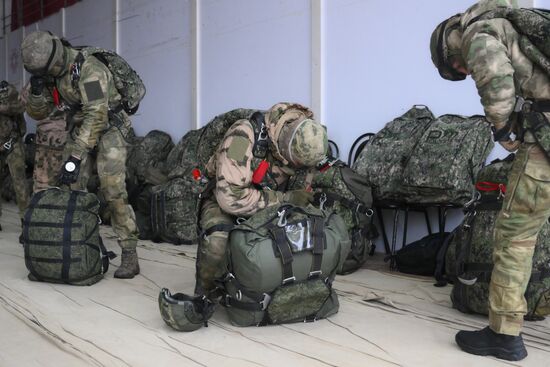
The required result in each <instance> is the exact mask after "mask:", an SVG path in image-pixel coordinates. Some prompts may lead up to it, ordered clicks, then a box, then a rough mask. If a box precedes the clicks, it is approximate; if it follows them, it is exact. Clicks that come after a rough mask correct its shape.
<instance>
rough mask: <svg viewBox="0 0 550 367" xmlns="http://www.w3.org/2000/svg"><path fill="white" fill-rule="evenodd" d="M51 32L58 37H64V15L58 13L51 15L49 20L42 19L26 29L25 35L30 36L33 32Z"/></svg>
mask: <svg viewBox="0 0 550 367" xmlns="http://www.w3.org/2000/svg"><path fill="white" fill-rule="evenodd" d="M38 30H40V31H50V32H52V33H53V34H55V35H56V36H59V37H62V36H63V15H62V12H57V13H55V14H52V15H50V16H49V17H47V18H44V19H42V20H41V21H39V22H36V23H34V24H31V25H29V26H27V27H25V34H29V33H31V32H33V31H38Z"/></svg>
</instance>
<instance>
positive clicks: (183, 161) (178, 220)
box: [151, 108, 267, 245]
mask: <svg viewBox="0 0 550 367" xmlns="http://www.w3.org/2000/svg"><path fill="white" fill-rule="evenodd" d="M255 112H261V111H258V110H253V109H245V108H239V109H235V110H231V111H229V112H226V113H223V114H221V115H218V116H216V117H214V119H212V120H211V121H210V122H209V123H208V124H206V125H205V126H203V127H202V128H200V129H197V130H191V131H189V132H188V133H187V134H185V136H184V137H183V138H182V139H181V140H180V142H179V143H178V144H177V145H176V146H175V147H174V149H172V151H171V152H170V154H169V155H168V157H167V159H166V162H167V167H169V169H170V172H168V181H167V182H166V183H164V184H162V185H157V186H155V187H153V189H152V197H151V223H152V227H153V228H152V229H153V238H154V239H155V240H162V241H167V242H170V243H173V244H176V245H180V244H195V243H197V242H198V232H199V230H198V223H199V218H198V216H199V209H200V208H199V205H200V194H201V193H202V192H203V191H204V190H205V189H206V188H207V186H208V183H209V180H208V179H207V178H206V177H205V170H206V165H207V163H208V161H209V160H210V158H211V157H212V156H213V155H214V154H215V152H216V149H217V148H218V145H219V144H220V143H221V142H222V140H223V137H224V136H225V133H226V132H227V130H228V129H229V128H230V127H231V126H232V125H233V124H234V123H235V122H237V121H238V120H242V119H249V118H251V116H252V115H253V114H254V113H255ZM261 116H262V118H261V121H259V122H254V121H255V120H254V119H252V120H251V121H252V122H253V124H252V125H253V126H254V129H255V130H256V131H255V135H256V136H259V134H260V133H261V131H260V130H261V128H262V127H261V125H262V124H263V114H261ZM257 140H258V139H257ZM265 143H266V144H267V140H265Z"/></svg>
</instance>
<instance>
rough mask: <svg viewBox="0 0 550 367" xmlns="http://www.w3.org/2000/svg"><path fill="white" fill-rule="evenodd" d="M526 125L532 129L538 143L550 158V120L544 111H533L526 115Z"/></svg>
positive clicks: (528, 128)
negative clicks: (549, 120)
mask: <svg viewBox="0 0 550 367" xmlns="http://www.w3.org/2000/svg"><path fill="white" fill-rule="evenodd" d="M525 125H526V128H527V130H530V131H531V132H532V133H533V135H534V136H535V139H536V140H537V143H538V144H539V145H540V147H541V148H542V149H543V150H544V153H545V154H546V157H547V158H548V159H550V122H548V119H547V118H546V116H545V115H544V113H542V112H531V113H528V114H526V115H525Z"/></svg>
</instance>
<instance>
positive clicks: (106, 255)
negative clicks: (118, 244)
mask: <svg viewBox="0 0 550 367" xmlns="http://www.w3.org/2000/svg"><path fill="white" fill-rule="evenodd" d="M99 249H100V250H101V261H102V266H103V274H105V273H106V272H107V271H108V270H109V260H112V259H114V258H115V257H116V254H115V253H114V252H113V251H107V248H105V245H104V244H103V239H101V237H99Z"/></svg>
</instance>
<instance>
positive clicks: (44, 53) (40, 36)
mask: <svg viewBox="0 0 550 367" xmlns="http://www.w3.org/2000/svg"><path fill="white" fill-rule="evenodd" d="M66 57H67V52H66V50H65V47H64V46H63V43H62V41H61V40H60V39H59V38H58V37H56V36H54V35H53V34H52V33H50V32H46V31H36V32H33V33H31V34H29V35H28V36H26V37H25V39H24V40H23V42H22V43H21V58H22V60H23V66H24V67H25V70H27V71H28V72H29V73H31V74H33V75H41V76H44V75H47V74H53V73H52V70H53V69H54V66H56V65H62V64H63V63H64V61H65V58H66ZM60 71H61V70H60ZM54 76H56V75H54Z"/></svg>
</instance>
